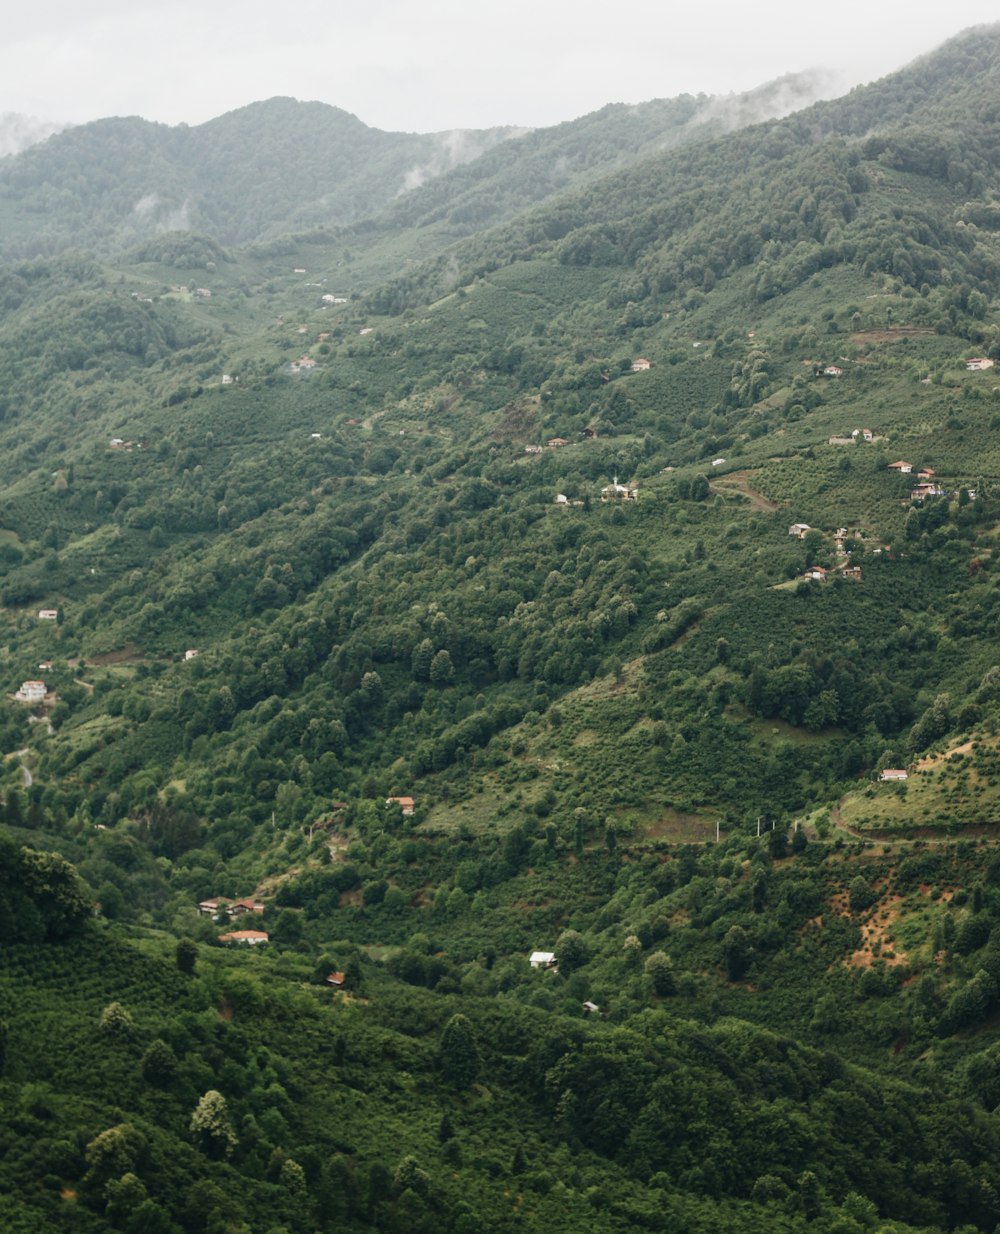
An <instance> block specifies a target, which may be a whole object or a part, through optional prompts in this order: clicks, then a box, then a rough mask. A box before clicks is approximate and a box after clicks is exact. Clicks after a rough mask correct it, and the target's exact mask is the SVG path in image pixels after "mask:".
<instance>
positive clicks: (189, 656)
mask: <svg viewBox="0 0 1000 1234" xmlns="http://www.w3.org/2000/svg"><path fill="white" fill-rule="evenodd" d="M184 659H185V660H197V659H198V648H197V647H189V648H188V649H187V651H185V653H184Z"/></svg>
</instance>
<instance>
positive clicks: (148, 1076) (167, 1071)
mask: <svg viewBox="0 0 1000 1234" xmlns="http://www.w3.org/2000/svg"><path fill="white" fill-rule="evenodd" d="M142 1075H143V1079H145V1080H148V1081H149V1083H150V1084H155V1085H156V1087H157V1088H169V1087H170V1085H171V1084H172V1083H173V1082H174V1079H175V1077H176V1075H177V1055H176V1054H175V1053H174V1052H173V1050H172V1049H171V1048H170V1046H168V1045H167V1043H166V1042H165V1041H161V1040H160V1038H159V1037H157V1039H156V1040H155V1041H154V1042H152V1043H151V1044H150V1046H149V1048H148V1049H147V1050H146V1053H145V1054H143V1056H142Z"/></svg>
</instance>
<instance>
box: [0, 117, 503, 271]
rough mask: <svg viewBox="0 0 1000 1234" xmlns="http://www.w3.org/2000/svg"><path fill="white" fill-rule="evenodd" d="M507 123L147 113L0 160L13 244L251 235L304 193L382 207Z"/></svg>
mask: <svg viewBox="0 0 1000 1234" xmlns="http://www.w3.org/2000/svg"><path fill="white" fill-rule="evenodd" d="M509 136H510V130H506V129H494V130H488V131H483V132H472V131H470V132H466V133H462V134H460V135H455V134H440V135H434V134H430V135H419V134H410V133H383V132H381V131H380V130H378V129H372V128H369V127H368V126H367V125H365V124H363V123H362V122H361V121H360V120H358V119H357V118H356V117H355V116H352V115H350V114H348V113H347V112H344V111H341V110H340V109H339V108H336V107H330V106H327V105H326V104H322V103H300V102H297V101H296V100H295V99H284V98H275V99H271V100H269V101H267V102H263V103H255V104H252V105H251V106H249V107H244V108H240V109H239V110H237V111H233V112H229V113H228V114H227V115H225V116H220V117H219V118H218V119H216V120H211V121H209V122H208V123H206V124H202V125H199V126H197V127H195V128H188V127H187V126H186V125H181V126H178V127H176V128H170V127H168V126H166V125H162V124H152V123H150V122H148V121H145V120H141V119H139V118H137V117H132V118H127V119H112V120H99V121H95V122H94V123H92V124H85V125H80V126H77V127H75V128H73V129H70V130H69V131H67V132H65V133H61V134H57V135H56V136H55V137H54V138H53V139H52V140H51V141H49V142H46V143H45V144H44V145H41V146H35V147H33V148H31V149H29V150H27V151H25V152H24V153H23V154H22V155H19V156H18V157H16V158H14V159H11V160H10V161H9V162H7V163H5V164H3V166H2V167H0V218H2V219H3V223H4V233H5V242H4V252H5V254H6V255H8V256H10V255H20V256H25V255H27V256H34V255H36V254H49V253H54V252H59V251H61V250H63V249H66V248H67V247H76V248H93V249H99V250H103V251H107V250H109V249H110V250H115V249H120V248H122V247H123V246H126V245H128V244H129V243H133V242H135V240H137V239H140V238H143V237H147V236H151V235H156V234H158V233H160V232H163V231H165V230H177V229H187V228H194V229H195V230H200V231H204V232H207V233H209V234H210V235H212V236H213V237H214V238H215V239H216V240H218V241H221V242H222V243H224V244H233V243H243V242H246V241H248V240H252V239H254V238H256V237H258V236H260V235H262V234H263V233H265V232H266V231H267V229H268V228H269V227H271V226H272V225H274V224H275V223H279V222H280V223H282V224H285V225H287V223H288V222H289V219H290V217H291V216H293V215H294V214H295V212H296V211H297V210H298V209H300V208H302V207H303V206H304V205H305V204H307V203H311V204H312V205H313V207H314V208H317V206H318V205H320V204H321V208H322V214H323V221H324V222H326V223H341V222H346V221H348V220H349V219H352V218H357V217H359V216H362V215H364V214H368V213H371V212H372V211H373V210H376V209H379V208H381V207H382V206H383V205H384V204H385V203H386V201H388V200H391V198H392V197H393V196H395V195H396V194H397V193H399V192H402V191H404V189H405V188H406V187H407V182H408V181H407V178H408V176H411V175H412V174H414V171H415V169H423V173H422V174H424V175H431V174H434V173H435V172H437V173H439V172H441V171H443V170H446V169H447V168H448V167H451V166H453V165H455V164H456V163H459V162H462V161H464V160H465V159H468V158H473V157H475V156H476V155H477V154H479V153H480V152H482V151H483V150H486V149H488V148H489V147H490V146H491V145H493V144H494V143H496V142H498V141H503V140H504V139H506V138H507V137H509Z"/></svg>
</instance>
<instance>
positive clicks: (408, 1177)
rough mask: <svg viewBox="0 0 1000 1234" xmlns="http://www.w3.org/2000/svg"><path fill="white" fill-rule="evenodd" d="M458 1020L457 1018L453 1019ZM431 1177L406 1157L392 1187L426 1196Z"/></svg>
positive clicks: (401, 1162) (398, 1190) (393, 1178)
mask: <svg viewBox="0 0 1000 1234" xmlns="http://www.w3.org/2000/svg"><path fill="white" fill-rule="evenodd" d="M453 1018H457V1017H453ZM430 1183H431V1176H430V1175H429V1174H428V1173H427V1171H426V1170H425V1169H423V1168H422V1167H421V1165H420V1162H419V1161H418V1160H417V1159H416V1157H414V1156H412V1155H410V1156H406V1157H404V1158H403V1159H402V1160H401V1161H400V1163H399V1165H397V1166H396V1172H395V1174H393V1176H392V1185H393V1187H394V1188H395V1190H396V1194H397V1195H401V1194H402V1192H404V1191H415V1192H416V1193H417V1195H426V1194H427V1189H428V1187H430Z"/></svg>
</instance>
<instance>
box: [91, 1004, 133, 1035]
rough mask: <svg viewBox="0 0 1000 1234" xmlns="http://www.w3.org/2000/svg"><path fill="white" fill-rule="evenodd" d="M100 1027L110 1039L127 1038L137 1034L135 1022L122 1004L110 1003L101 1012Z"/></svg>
mask: <svg viewBox="0 0 1000 1234" xmlns="http://www.w3.org/2000/svg"><path fill="white" fill-rule="evenodd" d="M99 1027H100V1030H101V1032H102V1033H105V1034H106V1035H107V1036H109V1037H119V1038H126V1037H131V1036H132V1034H133V1033H134V1032H135V1020H133V1019H132V1015H131V1013H130V1012H129V1011H127V1010H126V1009H125V1008H124V1007H123V1006H122V1005H121V1003H118V1002H115V1003H108V1005H107V1006H106V1007H105V1008H104V1010H103V1011H102V1012H101V1019H100V1023H99Z"/></svg>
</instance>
